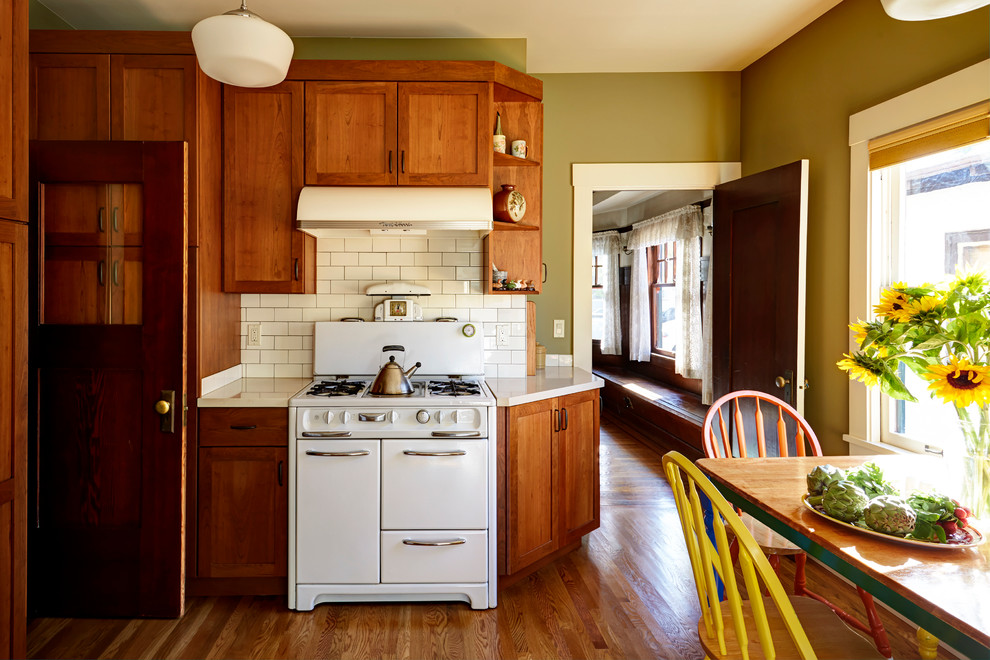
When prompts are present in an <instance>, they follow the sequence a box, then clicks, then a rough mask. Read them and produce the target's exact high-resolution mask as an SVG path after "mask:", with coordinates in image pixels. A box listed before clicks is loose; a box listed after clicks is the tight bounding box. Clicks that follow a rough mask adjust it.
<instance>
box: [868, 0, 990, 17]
mask: <svg viewBox="0 0 990 660" xmlns="http://www.w3.org/2000/svg"><path fill="white" fill-rule="evenodd" d="M880 2H881V4H883V10H884V11H885V12H887V15H888V16H890V17H891V18H896V19H898V20H901V21H928V20H931V19H934V18H945V17H946V16H955V15H956V14H962V13H965V12H967V11H972V10H973V9H979V8H980V7H983V6H985V5H990V0H880Z"/></svg>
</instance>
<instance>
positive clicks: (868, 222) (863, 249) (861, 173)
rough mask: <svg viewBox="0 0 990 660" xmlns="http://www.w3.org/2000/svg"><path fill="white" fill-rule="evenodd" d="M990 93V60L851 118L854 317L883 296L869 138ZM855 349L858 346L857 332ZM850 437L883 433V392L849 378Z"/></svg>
mask: <svg viewBox="0 0 990 660" xmlns="http://www.w3.org/2000/svg"><path fill="white" fill-rule="evenodd" d="M988 97H990V59H988V60H984V61H982V62H979V63H977V64H974V65H973V66H970V67H967V68H965V69H962V70H961V71H957V72H956V73H953V74H951V75H948V76H946V77H944V78H940V79H939V80H936V81H934V82H932V83H929V84H927V85H924V86H922V87H919V88H917V89H913V90H911V91H910V92H906V93H904V94H901V95H900V96H895V97H894V98H892V99H890V100H887V101H884V102H883V103H880V104H878V105H875V106H873V107H872V108H867V109H866V110H863V111H861V112H857V113H856V114H854V115H851V116H850V117H849V322H850V323H855V322H856V321H857V320H859V319H864V320H865V319H869V318H871V314H872V306H873V304H874V303H876V302H877V300H878V299H879V291H880V286H881V269H880V264H879V263H876V262H875V260H874V259H872V255H873V248H874V246H875V245H877V243H878V241H879V240H880V231H881V227H880V221H879V219H871V215H870V213H869V209H870V205H871V199H870V185H869V183H870V163H869V151H868V142H869V140H871V139H873V138H875V137H880V136H881V135H886V134H887V133H892V132H894V131H897V130H900V129H902V128H906V127H908V126H911V125H913V124H917V123H919V122H922V121H927V120H929V119H934V118H935V117H939V116H941V115H944V114H946V113H948V112H953V111H954V110H958V109H960V108H965V107H966V106H970V105H973V104H974V103H980V102H981V101H986V100H987V99H988ZM848 347H849V350H850V351H853V350H856V348H857V347H856V346H855V343H854V342H853V338H852V333H850V334H849V346H848ZM848 397H849V433H848V437H847V439H857V440H859V441H861V442H865V443H870V444H874V443H876V442H877V441H878V440H879V438H880V394H879V392H877V391H876V390H870V389H868V388H867V387H866V386H865V385H863V384H862V383H860V382H858V381H852V380H850V381H849V393H848Z"/></svg>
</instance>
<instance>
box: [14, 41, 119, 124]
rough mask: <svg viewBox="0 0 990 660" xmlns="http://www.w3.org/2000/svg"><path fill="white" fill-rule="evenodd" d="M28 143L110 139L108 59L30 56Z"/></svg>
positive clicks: (44, 55)
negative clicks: (35, 141) (29, 139)
mask: <svg viewBox="0 0 990 660" xmlns="http://www.w3.org/2000/svg"><path fill="white" fill-rule="evenodd" d="M30 69H31V76H30V77H31V139H32V140H109V139H110V56H109V55H75V54H72V55H63V54H48V53H40V54H34V55H31V66H30Z"/></svg>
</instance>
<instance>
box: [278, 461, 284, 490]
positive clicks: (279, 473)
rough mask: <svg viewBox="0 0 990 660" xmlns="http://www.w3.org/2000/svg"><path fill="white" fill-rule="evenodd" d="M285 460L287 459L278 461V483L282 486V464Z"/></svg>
mask: <svg viewBox="0 0 990 660" xmlns="http://www.w3.org/2000/svg"><path fill="white" fill-rule="evenodd" d="M284 462H285V461H279V462H278V485H279V486H281V485H282V464H283V463H284Z"/></svg>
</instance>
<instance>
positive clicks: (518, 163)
mask: <svg viewBox="0 0 990 660" xmlns="http://www.w3.org/2000/svg"><path fill="white" fill-rule="evenodd" d="M493 154H494V156H495V160H494V161H493V162H494V165H495V167H506V166H509V167H539V166H540V161H538V160H530V159H528V158H519V157H517V156H512V155H510V154H503V153H501V152H498V151H495V152H493Z"/></svg>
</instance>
